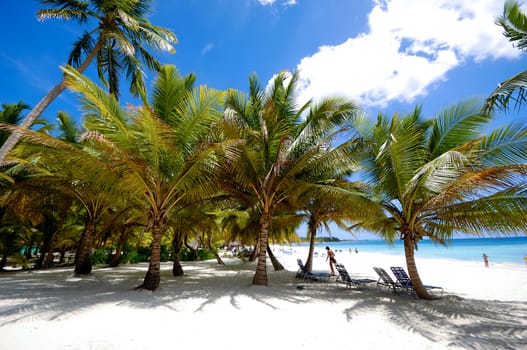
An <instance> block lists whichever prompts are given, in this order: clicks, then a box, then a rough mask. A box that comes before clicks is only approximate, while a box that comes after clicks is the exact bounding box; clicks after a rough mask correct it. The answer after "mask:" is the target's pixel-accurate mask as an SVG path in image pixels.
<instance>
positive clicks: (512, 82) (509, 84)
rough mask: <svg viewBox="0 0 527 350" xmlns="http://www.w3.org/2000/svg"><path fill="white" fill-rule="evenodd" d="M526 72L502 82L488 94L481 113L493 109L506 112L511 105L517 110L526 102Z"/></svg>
mask: <svg viewBox="0 0 527 350" xmlns="http://www.w3.org/2000/svg"><path fill="white" fill-rule="evenodd" d="M526 87H527V70H525V71H523V72H520V73H518V74H516V75H514V76H512V77H511V78H509V79H507V80H505V81H504V82H502V83H500V84H498V87H497V88H496V89H495V90H494V91H493V92H492V93H491V94H490V96H489V97H488V98H487V100H486V102H485V106H484V107H483V112H485V113H489V112H490V111H492V110H493V109H494V108H498V109H501V110H507V109H509V108H510V107H511V105H512V104H513V105H514V106H513V107H514V108H515V109H519V108H520V107H521V105H522V104H523V103H525V102H526V101H527V90H526Z"/></svg>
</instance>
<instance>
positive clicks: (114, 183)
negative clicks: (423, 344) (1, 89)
mask: <svg viewBox="0 0 527 350" xmlns="http://www.w3.org/2000/svg"><path fill="white" fill-rule="evenodd" d="M42 3H43V4H46V5H52V6H55V7H56V6H59V7H60V6H62V9H61V10H57V9H56V8H55V9H54V10H53V9H52V10H43V11H42V12H41V13H40V15H41V16H44V17H58V18H64V17H65V16H73V17H74V18H77V19H78V17H77V16H88V17H92V16H96V15H100V16H101V18H106V19H108V21H103V23H104V24H105V25H106V24H107V25H108V27H106V26H105V25H104V26H100V27H98V28H97V30H96V31H95V32H93V33H97V35H98V36H96V37H94V38H93V39H90V40H91V41H90V40H88V34H86V36H83V38H84V39H85V40H87V41H83V40H80V41H79V42H77V43H76V44H75V48H74V51H73V52H72V56H71V57H70V63H71V65H70V66H67V67H64V68H63V71H64V77H65V78H64V81H63V82H62V83H61V84H59V87H58V90H56V89H54V91H53V93H51V95H49V96H48V97H46V98H45V99H46V101H45V102H43V105H42V106H40V107H39V108H40V109H41V110H40V112H41V111H42V110H43V108H45V106H46V105H47V104H49V103H50V102H51V100H52V99H53V98H55V97H56V96H57V95H58V93H60V91H62V89H64V88H66V87H67V88H69V89H70V90H71V91H73V92H75V93H77V94H78V96H79V101H80V102H79V103H80V108H79V110H82V111H83V114H82V115H81V116H80V117H81V119H80V120H81V125H80V126H79V127H77V125H75V123H74V122H73V120H72V118H71V117H70V116H67V115H65V114H63V113H60V114H59V115H58V116H57V120H58V123H59V124H58V129H59V130H60V131H59V135H58V136H56V137H55V136H51V135H49V134H48V133H47V132H45V131H46V130H47V127H48V126H46V128H44V129H43V130H37V131H35V130H29V129H28V127H29V126H30V125H31V124H32V123H33V122H34V118H35V116H38V114H39V112H38V111H37V112H35V110H34V111H32V112H31V113H30V115H29V116H28V117H27V118H26V119H28V120H31V121H30V122H28V123H29V124H27V123H25V122H23V123H22V124H21V127H20V128H15V127H14V126H12V125H11V126H10V125H9V124H16V123H18V122H19V121H20V119H21V114H22V113H23V111H24V110H25V108H26V106H25V105H24V104H23V103H21V102H20V103H18V104H16V105H9V104H4V105H3V112H2V113H1V114H0V118H2V121H3V122H4V123H5V124H4V126H3V134H2V135H0V136H2V137H3V139H2V140H6V137H7V133H9V132H11V133H12V135H11V136H13V137H15V136H16V137H15V139H18V137H21V142H19V143H18V144H17V146H16V147H15V148H14V149H12V150H11V147H12V146H13V145H14V143H13V144H11V146H9V145H8V144H9V143H10V141H6V142H5V143H4V145H5V146H6V148H5V149H7V152H9V153H8V154H7V152H6V154H7V158H5V160H6V162H3V165H2V168H1V172H0V222H1V226H0V254H1V255H2V257H1V258H2V259H1V264H0V269H4V268H5V267H6V265H7V261H8V259H11V261H14V262H15V263H16V264H17V265H19V266H22V267H28V266H29V267H34V268H48V267H52V266H53V265H55V264H66V263H73V262H74V264H75V267H74V270H75V273H76V274H78V275H81V276H82V275H85V274H88V273H90V272H91V271H92V265H93V264H107V265H110V266H117V265H118V264H120V263H137V262H148V271H147V273H146V274H145V277H144V280H143V282H142V284H141V285H139V286H138V288H144V289H148V290H156V289H157V288H158V287H159V285H160V278H161V277H160V264H161V262H164V261H172V262H173V272H172V273H173V274H174V275H175V276H178V275H181V274H183V268H182V265H181V264H180V262H181V261H184V260H204V259H212V258H216V260H217V261H218V263H219V264H221V263H222V261H221V258H220V256H219V254H218V252H217V250H218V249H217V247H218V246H220V245H224V246H229V245H230V244H232V245H233V246H235V247H243V246H245V247H247V246H251V247H255V249H254V250H252V251H248V250H247V251H246V250H244V251H243V255H244V257H243V258H244V259H245V258H246V255H248V259H249V260H252V261H255V260H256V261H257V262H256V271H255V275H254V278H253V284H256V285H267V284H268V280H267V260H266V259H267V257H268V256H269V257H270V259H271V261H272V263H273V267H274V268H275V269H280V268H283V267H281V264H280V262H279V261H278V260H277V259H276V257H274V255H273V254H272V250H271V249H269V246H270V244H282V243H290V242H294V241H299V240H300V239H299V237H298V236H297V235H296V233H295V231H296V230H297V229H298V227H299V226H300V225H301V224H302V223H305V224H307V226H308V232H307V235H308V237H306V238H305V239H303V240H304V241H307V242H310V246H311V247H314V243H315V242H338V241H340V240H339V239H338V238H336V237H318V236H317V234H318V232H319V231H320V229H321V228H323V227H326V228H328V227H329V226H328V225H329V224H330V223H333V224H336V225H338V226H339V227H340V228H342V229H345V230H349V231H350V238H351V237H352V236H351V230H352V229H356V228H360V229H365V230H369V231H370V232H373V233H376V234H378V235H379V236H380V237H382V238H384V239H385V240H387V241H394V240H396V239H401V240H403V241H404V248H405V256H406V262H407V268H408V271H409V274H410V277H411V280H412V284H413V286H414V289H415V291H416V293H417V295H419V297H421V298H430V295H428V293H427V291H426V289H425V288H424V286H423V285H422V283H421V279H420V277H419V273H418V270H417V266H416V264H415V259H414V251H415V250H416V249H417V248H418V245H419V242H420V241H421V240H422V239H424V238H429V239H432V240H433V241H435V242H439V243H441V244H448V241H449V240H450V239H451V238H452V237H453V236H454V234H456V233H459V232H463V233H467V234H474V235H484V234H485V232H490V231H499V232H502V233H504V234H521V233H524V232H526V231H527V221H526V220H524V218H525V217H526V214H527V197H526V193H527V191H526V181H525V179H526V175H527V164H526V159H527V126H526V125H518V124H516V125H504V126H501V127H499V128H497V129H495V130H491V131H486V130H487V128H488V126H489V124H490V123H491V122H492V118H493V117H492V114H491V113H490V111H491V110H492V109H493V108H494V106H496V105H498V106H500V105H501V107H504V108H505V107H507V103H508V99H509V98H510V97H503V96H506V95H504V94H503V91H502V92H497V95H496V96H497V97H496V96H494V97H491V98H489V100H487V104H486V105H485V104H484V103H480V102H477V101H465V102H461V103H459V104H458V105H456V106H452V107H449V108H445V109H444V110H442V111H440V112H439V113H438V114H437V115H435V116H433V117H428V116H423V115H422V112H421V108H420V107H419V106H418V107H416V108H415V110H414V111H412V112H411V113H409V114H406V115H402V116H401V115H399V114H394V115H393V116H391V117H389V116H386V115H384V114H382V113H381V114H379V116H378V117H377V119H376V120H374V121H372V120H370V119H368V118H366V117H365V116H363V115H362V113H361V111H360V109H359V107H358V106H357V105H356V103H354V102H353V101H350V100H349V99H345V98H342V97H339V96H329V97H321V96H318V97H317V99H316V101H317V102H314V101H309V102H307V103H306V104H304V105H298V104H297V102H296V100H295V93H296V92H297V83H298V73H297V72H294V73H292V74H291V73H288V72H280V73H279V74H278V75H277V76H276V78H275V79H274V81H273V82H272V84H271V87H270V88H267V89H264V88H262V86H261V85H260V83H259V81H258V79H257V77H256V75H253V76H251V77H250V78H249V92H248V93H245V92H242V91H237V90H232V89H229V90H227V91H218V90H215V89H213V88H210V87H207V86H205V85H201V86H195V81H196V77H195V76H194V75H192V74H190V75H187V76H181V75H180V74H179V72H178V71H177V69H176V68H175V67H173V66H169V65H162V64H161V63H160V62H157V60H155V59H154V58H153V57H152V56H150V54H149V53H148V52H146V51H145V50H144V49H143V48H142V46H140V47H136V46H135V45H139V44H140V41H141V40H147V39H148V40H147V41H149V43H150V44H152V45H151V46H152V47H154V48H168V49H170V48H171V43H172V42H174V41H175V36H173V34H171V33H170V32H168V31H166V30H164V29H162V28H159V27H155V26H153V25H151V24H150V23H149V22H147V21H146V20H144V16H145V15H146V14H147V13H148V11H149V10H150V7H149V4H150V1H146V0H143V1H125V0H119V1H117V0H109V1H105V2H97V3H101V4H105V6H102V7H97V8H96V9H97V11H100V12H101V13H98V12H97V11H95V9H91V7H90V6H91V5H93V4H95V3H96V2H95V1H87V2H78V1H61V0H60V1H59V0H56V1H53V0H46V1H42ZM106 5H108V6H109V7H106ZM114 10H115V11H117V12H115V13H114V12H113V11H114ZM118 10H119V11H124V12H119V11H118ZM94 11H95V12H94ZM119 13H128V14H130V15H131V14H133V17H137V18H136V19H137V20H138V21H139V23H140V24H141V26H142V30H146V31H147V32H148V33H150V34H149V35H140V36H139V37H136V34H137V33H136V32H135V30H136V29H137V30H139V29H138V27H136V26H134V27H133V28H127V25H128V24H129V23H131V22H129V21H125V20H123V19H122V18H121V19H120V17H119ZM82 18H83V17H82ZM516 21H519V22H520V24H521V23H525V22H526V21H525V20H524V17H523V14H522V13H521V11H520V10H519V8H518V7H517V5H515V3H514V2H511V1H508V2H507V3H506V4H505V14H504V17H503V18H502V19H499V20H498V24H500V25H501V26H503V27H504V28H505V29H506V31H507V33H509V32H511V33H512V32H514V33H515V34H514V35H512V34H511V35H510V36H509V37H510V38H511V40H515V41H517V40H524V39H525V37H526V35H527V34H524V33H525V32H520V31H515V30H516V29H514V27H513V26H509V25H510V24H513V23H515V22H516ZM117 34H120V35H121V34H122V35H121V36H123V38H122V40H119V41H118V42H115V41H114V39H115V36H116V35H117ZM507 35H509V34H507ZM136 39H137V40H136ZM139 39H141V40H139ZM83 42H84V43H86V42H90V43H91V44H90V45H88V44H83ZM521 42H522V43H524V42H525V41H521ZM114 44H115V45H116V46H114ZM119 45H124V47H125V48H127V50H124V51H121V52H129V51H130V50H132V47H133V49H134V50H137V52H140V53H141V54H140V55H139V56H140V58H141V59H142V60H143V61H144V63H145V64H146V65H147V66H148V67H151V68H154V69H155V70H156V72H157V75H156V78H155V80H154V81H153V84H152V88H151V91H147V90H146V88H145V84H144V82H143V81H142V73H141V64H140V61H139V60H138V59H137V58H136V56H134V55H132V56H130V55H121V56H119V57H121V59H122V60H123V61H121V62H119V63H120V65H116V66H113V65H110V64H109V63H110V62H108V61H106V60H104V57H106V58H108V57H109V56H105V55H96V54H97V52H100V51H99V50H106V52H107V53H109V52H110V51H111V50H113V49H115V50H117V49H118V48H119V47H120V46H119ZM120 48H122V47H120ZM108 50H109V51H108ZM95 56H97V58H98V59H99V61H98V62H97V64H98V66H99V68H101V69H100V72H101V76H100V77H99V78H100V80H101V83H102V85H100V84H98V83H97V82H94V81H92V80H90V79H88V78H87V77H86V76H84V75H83V74H82V72H83V70H84V69H85V68H86V67H87V65H88V64H89V63H90V61H91V60H92V59H93V58H95ZM81 58H83V59H84V61H83V63H81ZM75 67H77V68H78V69H76V68H75ZM111 67H121V68H122V69H124V68H126V69H127V70H128V71H129V72H131V77H132V90H133V91H134V92H136V93H137V94H138V95H140V96H141V97H142V105H141V106H128V107H123V105H122V104H121V102H120V101H119V99H118V95H119V94H118V92H119V82H118V79H117V77H118V76H119V72H117V71H111ZM522 74H523V73H522ZM519 81H520V84H519V85H517V84H516V83H512V82H511V83H510V84H509V83H507V84H508V85H509V90H507V91H509V92H512V91H513V90H515V89H517V88H518V89H519V94H520V95H519V96H520V97H519V99H518V101H519V102H523V100H524V97H523V93H524V91H523V88H524V86H525V85H522V84H524V81H521V80H519ZM509 96H510V95H509ZM50 98H51V100H50ZM489 106H491V107H492V108H490V107H489ZM482 110H485V112H481V111H482ZM35 113H36V114H35ZM484 131H486V132H487V134H485V133H484ZM11 136H10V137H9V138H8V140H9V139H10V138H11ZM14 142H15V143H16V142H17V141H16V140H15V141H14ZM3 149H4V147H3ZM9 150H11V151H9ZM0 153H1V152H0ZM3 159H4V158H3V156H1V154H0V160H3ZM356 178H361V180H357V181H351V180H350V179H356ZM27 247H38V249H36V250H35V249H27ZM36 251H38V256H37V252H36ZM312 252H313V250H312V249H311V250H310V253H309V256H308V259H307V263H306V267H308V268H311V259H312V254H313V253H312ZM67 256H68V257H69V258H67V259H66V257H67ZM72 256H74V258H72ZM68 259H69V260H68Z"/></svg>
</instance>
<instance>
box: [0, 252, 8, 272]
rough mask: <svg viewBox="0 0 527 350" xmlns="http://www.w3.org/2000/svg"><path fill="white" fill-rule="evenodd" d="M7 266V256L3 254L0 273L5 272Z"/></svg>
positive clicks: (0, 261)
mask: <svg viewBox="0 0 527 350" xmlns="http://www.w3.org/2000/svg"><path fill="white" fill-rule="evenodd" d="M6 265H7V254H3V255H2V259H1V260H0V271H4V269H5V267H6Z"/></svg>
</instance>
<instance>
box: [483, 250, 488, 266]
mask: <svg viewBox="0 0 527 350" xmlns="http://www.w3.org/2000/svg"><path fill="white" fill-rule="evenodd" d="M483 262H484V263H485V267H489V256H488V255H487V254H485V253H483Z"/></svg>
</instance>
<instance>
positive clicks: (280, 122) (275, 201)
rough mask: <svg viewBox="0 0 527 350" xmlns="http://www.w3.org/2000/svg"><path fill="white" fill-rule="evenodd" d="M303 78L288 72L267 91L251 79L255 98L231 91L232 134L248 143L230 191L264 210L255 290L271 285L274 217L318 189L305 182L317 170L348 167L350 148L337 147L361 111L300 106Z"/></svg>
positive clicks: (327, 104)
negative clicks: (269, 255) (298, 89)
mask: <svg viewBox="0 0 527 350" xmlns="http://www.w3.org/2000/svg"><path fill="white" fill-rule="evenodd" d="M297 79H298V74H297V73H294V74H292V75H291V74H288V73H286V72H282V73H280V74H278V75H277V77H276V78H275V79H274V81H273V83H272V86H271V87H270V88H269V89H268V90H267V91H264V90H263V89H262V88H261V87H260V85H259V83H258V81H257V78H256V77H255V76H252V77H251V78H250V79H249V82H250V92H249V95H245V94H243V93H241V92H237V91H229V94H228V97H227V110H226V112H225V118H226V119H227V120H228V121H230V127H231V129H229V132H232V133H233V135H236V132H238V134H237V136H235V138H241V139H244V140H245V144H244V145H243V146H242V147H241V155H240V158H239V159H238V160H237V161H236V162H234V163H231V164H227V166H228V167H230V169H232V173H231V176H230V177H225V176H224V177H222V180H223V186H224V187H225V188H226V191H227V192H228V191H230V190H233V191H236V192H240V188H241V189H243V191H245V192H249V193H251V194H252V197H254V198H256V200H257V203H255V204H253V205H254V206H255V207H258V208H260V217H259V232H258V246H257V249H258V262H257V267H256V272H255V275H254V278H253V282H252V283H253V284H255V285H267V283H268V279H267V267H266V251H267V246H268V242H269V231H270V227H271V221H272V217H273V211H274V210H275V209H276V208H277V207H278V206H279V205H282V204H285V203H286V202H287V201H291V203H292V202H293V201H292V199H293V198H294V197H295V193H297V194H296V196H297V197H298V193H299V192H305V191H306V190H308V189H310V188H311V187H312V185H313V184H312V182H311V179H310V178H309V177H307V176H302V174H305V173H306V171H305V170H306V169H308V168H310V167H311V168H312V169H315V168H314V166H315V164H318V165H320V164H324V162H327V163H331V162H333V163H336V162H335V160H336V159H338V158H340V162H338V165H339V166H343V167H345V166H348V164H347V163H346V162H347V160H348V158H349V157H347V154H348V153H347V143H344V144H342V145H340V146H338V147H335V146H334V145H333V144H332V142H333V141H334V140H335V139H336V138H337V136H340V135H341V134H342V133H344V132H345V131H346V130H347V129H346V128H345V126H346V123H347V122H348V121H349V120H350V119H351V118H352V117H353V115H354V113H355V112H356V111H357V107H356V105H355V104H354V103H353V102H351V101H348V100H345V99H341V98H326V99H322V100H321V101H320V102H318V103H316V104H315V103H313V102H312V101H309V102H308V103H306V104H304V105H302V106H298V105H297V104H296V103H295V91H296V90H295V89H296V82H297Z"/></svg>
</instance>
